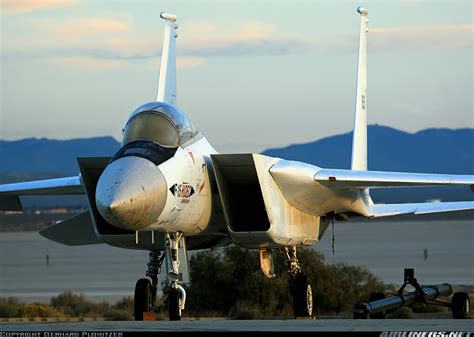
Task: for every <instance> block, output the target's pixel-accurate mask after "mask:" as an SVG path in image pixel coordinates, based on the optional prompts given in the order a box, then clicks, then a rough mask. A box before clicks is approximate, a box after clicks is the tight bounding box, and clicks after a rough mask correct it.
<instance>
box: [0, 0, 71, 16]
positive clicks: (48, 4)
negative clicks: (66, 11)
mask: <svg viewBox="0 0 474 337" xmlns="http://www.w3.org/2000/svg"><path fill="white" fill-rule="evenodd" d="M74 2H75V0H2V1H1V2H0V7H1V10H2V12H4V13H30V12H33V11H36V10H40V9H47V8H54V7H64V6H68V5H70V4H72V3H74Z"/></svg>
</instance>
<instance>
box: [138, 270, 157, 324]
mask: <svg viewBox="0 0 474 337" xmlns="http://www.w3.org/2000/svg"><path fill="white" fill-rule="evenodd" d="M154 298H155V296H154V291H153V286H152V285H151V282H150V280H149V279H146V278H142V279H139V280H138V281H137V283H136V285H135V296H134V297H133V311H134V315H135V320H136V321H143V313H144V312H148V311H153V309H154V306H155V303H154Z"/></svg>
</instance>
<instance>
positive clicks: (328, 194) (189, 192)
mask: <svg viewBox="0 0 474 337" xmlns="http://www.w3.org/2000/svg"><path fill="white" fill-rule="evenodd" d="M357 12H358V14H359V15H360V41H359V43H360V45H359V58H358V70H357V88H356V104H355V124H354V130H353V131H354V132H353V143H352V163H351V169H350V170H342V169H326V168H321V167H317V166H314V165H309V164H306V163H302V162H296V161H289V160H284V159H280V158H273V157H268V156H264V155H260V154H256V153H249V154H218V153H217V151H216V150H215V149H214V148H213V147H212V145H211V144H210V143H209V142H208V140H207V139H206V138H205V137H204V135H203V134H202V133H201V132H200V131H199V130H198V129H197V128H196V127H195V126H194V125H193V123H192V122H191V121H190V119H189V118H188V116H187V115H186V114H185V113H184V112H183V111H181V110H180V109H179V108H178V105H177V86H176V52H175V48H176V38H177V33H176V29H177V24H176V16H175V15H172V14H167V13H161V14H160V16H161V18H162V19H163V20H164V22H165V33H164V41H163V49H162V58H161V68H160V76H159V88H158V94H157V98H156V101H152V102H149V103H145V104H143V105H141V106H139V107H138V108H137V109H136V110H135V111H133V112H132V113H131V114H130V116H129V118H128V120H127V121H126V122H125V126H124V128H123V137H122V144H121V148H120V150H119V151H118V152H117V153H116V154H115V155H114V156H113V157H107V158H104V157H100V158H98V157H91V158H77V162H78V166H79V171H80V175H79V176H76V177H68V178H60V179H50V180H40V181H30V182H22V183H14V184H5V185H0V209H1V210H10V211H21V210H22V206H21V201H20V199H19V196H31V195H71V194H85V195H86V197H87V200H88V206H89V209H88V210H87V211H85V212H83V213H81V214H79V215H76V216H73V217H72V218H69V219H67V220H65V221H62V222H60V223H57V224H55V225H53V226H51V227H49V228H46V229H45V230H42V231H41V232H40V233H41V235H43V236H44V237H46V238H48V239H50V240H53V241H56V242H60V243H63V244H66V245H71V246H74V245H88V244H96V243H105V244H108V245H112V246H115V247H121V248H127V249H141V250H148V251H149V262H148V264H147V269H146V274H145V275H146V277H145V278H142V279H140V280H138V281H137V283H136V287H135V294H134V311H135V314H134V315H135V319H136V320H143V319H144V313H149V312H153V311H154V309H155V300H156V294H157V287H158V271H159V270H160V268H161V265H162V263H163V262H165V266H166V270H165V271H166V277H167V280H168V281H169V284H170V285H171V290H170V293H169V296H168V309H169V319H170V320H180V319H181V317H182V312H183V310H184V309H185V303H186V292H185V290H184V288H183V286H182V285H183V282H187V281H188V278H189V275H187V273H186V270H187V263H188V262H187V252H188V251H190V250H198V249H209V248H215V247H219V246H225V245H228V244H230V243H234V244H237V245H240V246H243V247H247V248H251V249H258V250H259V252H260V264H261V269H262V271H263V273H264V274H265V275H266V276H267V277H268V278H273V277H275V274H274V272H273V253H274V252H275V251H278V250H280V251H281V252H282V253H283V255H284V256H285V258H286V260H287V266H288V273H289V279H290V282H289V283H290V290H291V293H292V296H293V307H294V315H295V317H305V316H306V317H309V316H312V315H313V292H312V288H311V282H310V280H309V279H308V277H307V276H306V275H305V274H304V271H303V270H302V268H301V266H300V263H299V261H298V257H297V249H298V248H299V247H303V246H313V245H315V244H316V243H318V241H320V240H321V237H322V236H323V234H324V232H325V231H326V229H327V228H328V225H329V224H330V223H331V221H334V219H336V220H346V219H348V218H355V217H364V218H368V219H373V218H379V217H386V216H394V215H400V214H426V213H437V212H448V211H460V210H468V209H474V202H473V201H468V202H437V203H407V204H374V202H373V201H372V199H371V197H370V189H372V188H389V187H403V186H433V185H470V186H471V188H473V187H474V176H472V175H440V174H423V173H397V172H379V171H370V170H368V168H367V71H366V68H367V66H366V54H367V44H366V43H367V32H368V12H367V10H366V9H364V8H360V7H359V8H358V9H357Z"/></svg>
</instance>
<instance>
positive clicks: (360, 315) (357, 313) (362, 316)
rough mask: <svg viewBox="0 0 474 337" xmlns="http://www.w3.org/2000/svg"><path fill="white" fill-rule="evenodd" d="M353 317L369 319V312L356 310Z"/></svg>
mask: <svg viewBox="0 0 474 337" xmlns="http://www.w3.org/2000/svg"><path fill="white" fill-rule="evenodd" d="M352 317H353V318H354V319H367V314H366V313H361V312H354V313H353V316H352Z"/></svg>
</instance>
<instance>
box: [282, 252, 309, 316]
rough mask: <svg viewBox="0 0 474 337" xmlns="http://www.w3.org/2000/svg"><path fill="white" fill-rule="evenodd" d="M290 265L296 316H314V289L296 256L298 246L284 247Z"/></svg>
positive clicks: (284, 253)
mask: <svg viewBox="0 0 474 337" xmlns="http://www.w3.org/2000/svg"><path fill="white" fill-rule="evenodd" d="M282 251H283V255H284V256H285V258H286V262H287V266H288V275H289V276H290V278H289V285H290V292H291V294H292V296H293V313H294V315H295V318H298V317H299V318H303V317H312V316H313V289H312V288H311V282H310V280H309V279H308V277H307V276H306V275H305V274H303V272H302V271H301V267H300V264H299V261H298V258H297V257H296V247H285V248H283V249H282Z"/></svg>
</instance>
